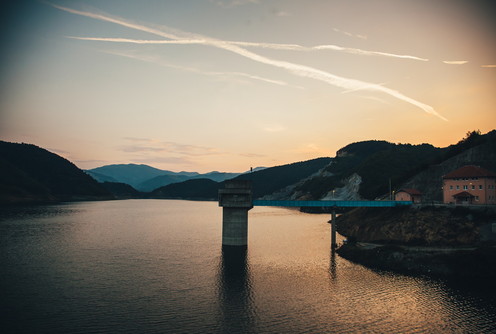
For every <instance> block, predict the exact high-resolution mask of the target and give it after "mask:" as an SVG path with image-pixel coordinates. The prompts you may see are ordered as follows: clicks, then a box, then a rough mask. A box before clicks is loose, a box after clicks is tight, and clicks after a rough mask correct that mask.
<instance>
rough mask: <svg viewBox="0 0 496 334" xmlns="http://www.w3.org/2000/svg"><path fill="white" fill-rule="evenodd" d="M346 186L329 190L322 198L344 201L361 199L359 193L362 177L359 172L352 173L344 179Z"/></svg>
mask: <svg viewBox="0 0 496 334" xmlns="http://www.w3.org/2000/svg"><path fill="white" fill-rule="evenodd" d="M344 183H345V185H344V187H341V188H336V189H332V190H329V192H328V193H327V194H326V195H325V196H324V197H323V198H321V199H322V200H344V201H357V200H360V199H361V198H360V195H359V193H358V191H359V189H360V183H362V178H361V176H360V175H358V174H357V173H354V174H352V175H351V176H350V177H348V178H347V179H346V180H344Z"/></svg>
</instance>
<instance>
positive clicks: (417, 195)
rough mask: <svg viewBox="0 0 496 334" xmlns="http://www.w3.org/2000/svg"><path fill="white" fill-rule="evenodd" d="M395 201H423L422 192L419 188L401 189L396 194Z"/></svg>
mask: <svg viewBox="0 0 496 334" xmlns="http://www.w3.org/2000/svg"><path fill="white" fill-rule="evenodd" d="M394 200H395V201H411V202H413V203H420V202H422V193H421V192H420V191H418V190H417V189H400V190H398V191H397V192H396V193H395V194H394Z"/></svg>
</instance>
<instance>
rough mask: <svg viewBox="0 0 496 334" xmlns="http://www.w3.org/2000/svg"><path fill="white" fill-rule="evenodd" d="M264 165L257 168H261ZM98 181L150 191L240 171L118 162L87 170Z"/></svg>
mask: <svg viewBox="0 0 496 334" xmlns="http://www.w3.org/2000/svg"><path fill="white" fill-rule="evenodd" d="M261 169H263V167H258V168H255V170H261ZM86 173H88V174H89V175H91V176H92V177H93V178H94V179H95V180H97V181H98V182H120V183H126V184H129V185H130V186H132V187H133V188H135V189H136V190H139V191H143V192H150V191H152V190H155V189H157V188H160V187H163V186H166V185H168V184H171V183H179V182H184V181H187V180H192V179H209V180H212V181H215V182H222V181H224V180H228V179H232V178H234V177H236V176H238V175H240V173H224V172H217V171H214V172H210V173H205V174H200V173H197V172H184V171H183V172H177V173H176V172H171V171H168V170H162V169H158V168H154V167H151V166H148V165H142V164H141V165H137V164H116V165H106V166H102V167H98V168H93V169H89V170H86Z"/></svg>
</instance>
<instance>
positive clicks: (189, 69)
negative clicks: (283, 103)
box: [102, 51, 304, 89]
mask: <svg viewBox="0 0 496 334" xmlns="http://www.w3.org/2000/svg"><path fill="white" fill-rule="evenodd" d="M102 52H104V53H108V54H112V55H115V56H121V57H126V58H131V59H136V60H140V61H145V62H148V63H154V64H157V65H160V66H164V67H170V68H174V69H178V70H182V71H186V72H192V73H197V74H202V75H211V76H238V77H244V78H249V79H252V80H259V81H263V82H267V83H271V84H274V85H279V86H288V87H294V88H298V89H304V88H303V87H301V86H294V85H291V84H288V83H286V82H284V81H280V80H273V79H268V78H264V77H260V76H257V75H251V74H248V73H243V72H212V71H202V70H199V69H196V68H193V67H185V66H178V65H173V64H169V63H167V62H164V61H163V60H161V59H157V58H156V57H150V56H145V55H136V54H131V53H125V52H117V51H102Z"/></svg>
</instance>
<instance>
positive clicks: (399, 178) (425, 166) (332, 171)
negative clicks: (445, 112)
mask: <svg viewBox="0 0 496 334" xmlns="http://www.w3.org/2000/svg"><path fill="white" fill-rule="evenodd" d="M477 152H479V153H478V154H475V153H477ZM495 157H496V131H495V130H493V131H491V132H489V133H487V134H481V133H480V132H479V131H472V132H468V133H467V135H466V137H465V138H463V139H461V140H460V141H459V142H458V143H456V144H453V145H450V146H448V147H446V148H437V147H434V146H432V145H430V144H421V145H411V144H394V143H389V142H386V141H375V140H371V141H363V142H358V143H353V144H349V145H347V146H345V147H343V148H342V149H340V150H339V151H337V153H336V158H335V159H334V160H333V163H332V164H331V165H329V166H328V167H326V168H325V169H324V170H323V172H322V173H321V174H320V175H317V176H315V177H313V178H310V179H308V180H306V181H305V182H304V183H302V184H301V185H298V186H297V187H295V189H294V191H293V197H294V194H298V196H300V197H306V198H310V199H321V198H324V197H325V196H328V195H329V194H330V193H333V191H334V193H335V194H339V196H347V197H348V198H344V199H350V198H351V197H353V196H355V198H354V199H357V198H364V199H375V198H378V197H384V196H387V194H388V192H389V187H390V185H391V189H392V190H395V189H396V190H397V189H400V188H401V187H407V188H408V187H410V188H411V187H414V188H417V189H419V190H420V191H421V192H422V193H424V194H426V195H429V196H427V197H425V199H426V200H439V198H437V197H434V193H432V194H430V193H429V192H428V191H427V187H429V186H430V185H433V184H435V185H436V189H435V192H436V194H437V196H440V194H441V192H440V189H441V178H442V175H443V172H442V171H440V172H436V173H432V169H433V167H434V166H442V167H443V168H442V170H444V173H446V172H447V171H450V170H454V169H456V168H459V167H461V166H463V165H470V164H476V165H480V166H481V167H485V168H487V169H490V170H494V169H495V168H496V158H495ZM426 171H431V173H427V174H426V173H425V172H426ZM420 174H422V175H424V174H425V175H424V177H423V178H422V180H418V181H417V182H410V181H409V180H412V179H414V178H415V177H416V176H417V175H420ZM352 177H354V179H353V180H355V181H356V180H357V179H359V180H360V183H359V189H358V193H354V194H352V193H349V192H348V193H346V191H344V190H343V189H346V187H347V184H349V183H350V179H351V178H352ZM407 185H408V186H407ZM339 196H338V198H339Z"/></svg>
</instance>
